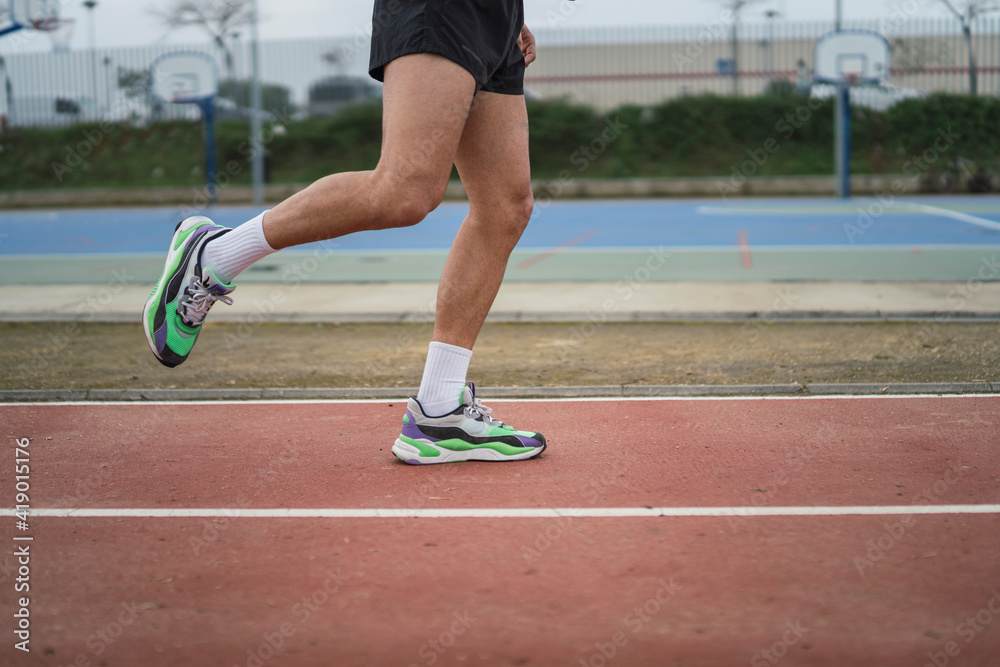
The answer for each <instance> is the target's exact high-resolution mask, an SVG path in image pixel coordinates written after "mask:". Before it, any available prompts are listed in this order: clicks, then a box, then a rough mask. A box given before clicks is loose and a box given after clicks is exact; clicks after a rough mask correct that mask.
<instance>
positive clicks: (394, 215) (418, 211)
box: [382, 181, 447, 227]
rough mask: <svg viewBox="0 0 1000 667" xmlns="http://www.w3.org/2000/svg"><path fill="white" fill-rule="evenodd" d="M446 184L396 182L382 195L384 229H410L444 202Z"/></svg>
mask: <svg viewBox="0 0 1000 667" xmlns="http://www.w3.org/2000/svg"><path fill="white" fill-rule="evenodd" d="M446 187H447V184H445V185H443V186H435V185H428V184H426V183H420V182H413V181H411V182H405V183H403V182H398V181H397V182H396V184H395V185H394V186H393V187H389V188H386V189H385V190H384V191H383V193H382V201H383V202H384V214H383V216H382V217H383V224H384V225H385V227H412V226H413V225H416V224H417V223H419V222H421V221H422V220H423V219H424V218H426V217H427V214H428V213H430V212H431V211H433V210H434V209H436V208H437V207H438V206H439V205H440V204H441V202H442V200H444V193H445V188H446Z"/></svg>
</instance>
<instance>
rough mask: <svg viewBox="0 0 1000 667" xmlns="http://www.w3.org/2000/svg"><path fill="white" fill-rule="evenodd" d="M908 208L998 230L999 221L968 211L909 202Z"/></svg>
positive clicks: (999, 229) (999, 227)
mask: <svg viewBox="0 0 1000 667" xmlns="http://www.w3.org/2000/svg"><path fill="white" fill-rule="evenodd" d="M909 208H911V210H916V211H920V212H922V213H926V214H927V215H936V216H940V217H944V218H951V219H952V220H958V221H959V222H967V223H969V224H970V225H977V226H979V227H985V228H986V229H992V230H994V231H1000V222H995V221H993V220H988V219H986V218H980V217H977V216H974V215H969V214H968V213H960V212H958V211H952V210H950V209H947V208H940V207H937V206H931V205H929V204H910V205H909Z"/></svg>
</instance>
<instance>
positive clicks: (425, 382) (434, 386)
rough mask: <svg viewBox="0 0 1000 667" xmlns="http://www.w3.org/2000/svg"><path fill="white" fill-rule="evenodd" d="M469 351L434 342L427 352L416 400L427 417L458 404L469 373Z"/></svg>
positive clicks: (439, 413) (470, 354) (441, 414)
mask: <svg viewBox="0 0 1000 667" xmlns="http://www.w3.org/2000/svg"><path fill="white" fill-rule="evenodd" d="M470 359H472V350H466V349H465V348H464V347H457V346H455V345H448V344H447V343H438V342H437V341H434V342H432V343H431V345H430V349H428V351H427V364H426V365H424V377H423V379H422V380H421V381H420V391H419V392H417V400H418V401H420V405H422V406H423V408H424V414H425V415H427V416H428V417H441V416H443V415H446V414H448V413H449V412H452V411H453V410H454V409H455V408H457V407H458V406H459V405H460V404H461V396H462V387H464V386H465V375H466V373H468V372H469V360H470Z"/></svg>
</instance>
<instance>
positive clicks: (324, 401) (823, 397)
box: [0, 394, 1000, 409]
mask: <svg viewBox="0 0 1000 667" xmlns="http://www.w3.org/2000/svg"><path fill="white" fill-rule="evenodd" d="M907 398H964V399H968V398H994V399H1000V394H816V395H813V396H797V395H794V394H773V395H766V396H746V395H744V396H578V397H575V398H574V397H560V398H499V397H498V398H486V399H485V401H486V402H487V403H602V402H607V403H610V402H627V403H633V402H641V401H827V400H864V399H878V400H886V399H896V400H899V399H907ZM405 401H406V397H404V396H400V397H399V398H314V399H292V398H289V399H280V398H279V399H247V400H228V399H227V400H219V401H211V400H197V401H18V402H9V403H0V408H33V409H38V408H45V407H57V408H58V407H71V406H72V407H99V406H108V407H120V406H123V405H129V406H134V407H142V406H156V407H164V406H177V405H181V406H184V405H272V406H279V407H280V406H282V405H338V404H340V405H370V404H372V403H400V402H405Z"/></svg>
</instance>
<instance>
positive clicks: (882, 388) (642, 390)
mask: <svg viewBox="0 0 1000 667" xmlns="http://www.w3.org/2000/svg"><path fill="white" fill-rule="evenodd" d="M416 393H417V387H377V388H353V389H352V388H311V389H307V388H302V389H298V388H290V389H23V390H21V389H13V390H3V391H0V402H4V403H44V402H56V401H60V402H80V401H135V402H143V401H250V400H274V401H281V400H337V399H394V400H401V399H405V398H406V397H407V396H413V395H414V394H416ZM485 393H486V394H487V395H488V396H489V397H491V398H616V397H621V398H625V397H628V398H632V397H662V396H691V397H697V396H791V395H797V396H881V395H913V394H940V395H948V394H1000V382H903V383H887V384H862V383H853V384H828V383H816V384H810V385H800V384H797V383H794V384H765V385H660V386H658V385H603V386H601V385H595V386H589V387H491V388H489V389H488V390H487V391H486V392H485Z"/></svg>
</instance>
